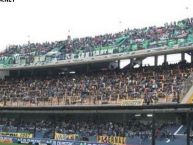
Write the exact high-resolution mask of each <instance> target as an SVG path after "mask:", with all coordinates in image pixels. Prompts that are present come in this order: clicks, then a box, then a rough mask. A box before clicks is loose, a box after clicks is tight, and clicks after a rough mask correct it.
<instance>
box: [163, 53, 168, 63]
mask: <svg viewBox="0 0 193 145" xmlns="http://www.w3.org/2000/svg"><path fill="white" fill-rule="evenodd" d="M164 63H167V54H164Z"/></svg>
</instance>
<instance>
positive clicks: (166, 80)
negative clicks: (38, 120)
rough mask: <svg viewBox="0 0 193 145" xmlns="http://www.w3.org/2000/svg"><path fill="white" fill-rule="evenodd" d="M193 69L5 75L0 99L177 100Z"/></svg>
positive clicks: (75, 101)
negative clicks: (23, 75) (17, 76)
mask: <svg viewBox="0 0 193 145" xmlns="http://www.w3.org/2000/svg"><path fill="white" fill-rule="evenodd" d="M192 71H193V68H192V66H191V64H186V63H185V64H183V65H181V64H180V63H179V64H173V65H162V66H146V67H139V68H131V69H128V70H106V71H98V72H90V73H78V74H76V73H75V74H58V75H54V76H53V75H52V76H49V75H48V76H41V77H40V76H39V77H38V76H33V77H19V78H12V77H8V78H6V79H5V80H0V99H1V102H2V103H4V105H5V106H6V105H12V106H14V103H18V102H25V101H28V102H30V103H31V104H37V103H39V102H42V101H43V102H44V103H46V102H50V101H52V103H54V102H55V103H56V104H58V105H73V104H74V105H81V104H91V105H96V104H121V102H122V101H124V100H134V99H143V100H144V103H145V104H151V103H160V100H164V102H162V103H166V102H167V101H168V102H170V103H171V102H178V103H179V100H180V92H181V90H182V87H183V82H184V81H185V80H186V79H187V78H188V76H189V75H190V74H191V73H192ZM10 102H11V103H12V104H10ZM23 104H25V103H23ZM28 105H29V104H28Z"/></svg>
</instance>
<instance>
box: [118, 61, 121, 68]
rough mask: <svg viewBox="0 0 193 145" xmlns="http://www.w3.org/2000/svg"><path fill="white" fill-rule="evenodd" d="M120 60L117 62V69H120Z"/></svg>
mask: <svg viewBox="0 0 193 145" xmlns="http://www.w3.org/2000/svg"><path fill="white" fill-rule="evenodd" d="M120 65H121V60H118V68H119V69H120V68H121V66H120Z"/></svg>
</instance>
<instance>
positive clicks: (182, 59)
mask: <svg viewBox="0 0 193 145" xmlns="http://www.w3.org/2000/svg"><path fill="white" fill-rule="evenodd" d="M181 61H185V53H184V52H182V53H181Z"/></svg>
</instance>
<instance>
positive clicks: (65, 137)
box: [54, 132, 78, 140]
mask: <svg viewBox="0 0 193 145" xmlns="http://www.w3.org/2000/svg"><path fill="white" fill-rule="evenodd" d="M77 136H78V135H77V134H62V133H57V132H55V137H54V139H55V140H75V139H76V137H77Z"/></svg>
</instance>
